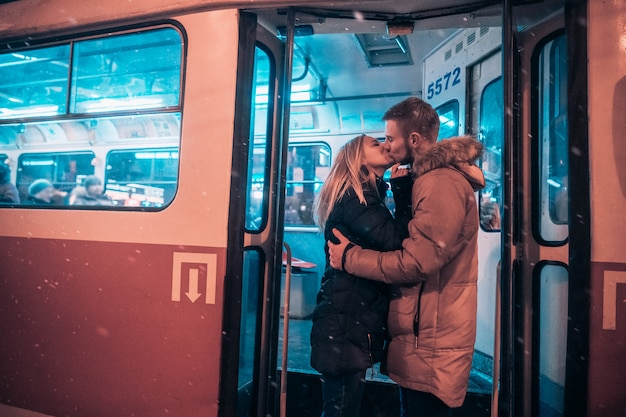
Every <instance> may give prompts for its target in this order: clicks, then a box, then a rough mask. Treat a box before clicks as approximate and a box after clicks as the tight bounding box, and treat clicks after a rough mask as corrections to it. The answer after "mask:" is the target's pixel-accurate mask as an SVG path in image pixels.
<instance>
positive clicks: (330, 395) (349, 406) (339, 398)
mask: <svg viewBox="0 0 626 417" xmlns="http://www.w3.org/2000/svg"><path fill="white" fill-rule="evenodd" d="M364 389H365V370H363V371H360V372H357V373H354V374H342V375H338V376H333V375H327V374H323V375H322V397H323V398H324V407H323V410H322V417H359V414H360V410H361V400H362V399H363V391H364Z"/></svg>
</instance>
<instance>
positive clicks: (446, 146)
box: [411, 135, 485, 191]
mask: <svg viewBox="0 0 626 417" xmlns="http://www.w3.org/2000/svg"><path fill="white" fill-rule="evenodd" d="M482 153H483V144H482V143H480V142H479V141H478V140H476V139H475V138H474V137H473V136H468V135H467V136H457V137H453V138H448V139H443V140H440V141H439V142H437V143H435V144H434V145H433V147H432V148H430V149H429V150H428V151H427V152H426V153H424V154H423V155H420V157H419V159H417V160H416V161H415V162H414V163H413V165H412V167H411V169H412V170H413V175H415V177H419V176H421V175H423V174H425V173H427V172H429V171H432V170H434V169H437V168H444V167H446V168H454V169H456V170H458V171H460V172H461V173H462V174H463V175H464V176H465V178H467V180H468V181H469V182H470V183H471V184H472V187H473V188H474V190H475V191H476V190H480V189H482V188H484V187H485V177H484V175H483V172H482V171H481V169H480V168H479V167H478V166H476V165H475V164H474V162H475V161H476V160H477V159H478V158H480V157H481V156H482Z"/></svg>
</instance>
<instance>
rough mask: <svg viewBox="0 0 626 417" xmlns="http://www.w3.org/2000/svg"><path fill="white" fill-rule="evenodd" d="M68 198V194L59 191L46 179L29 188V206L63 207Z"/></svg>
mask: <svg viewBox="0 0 626 417" xmlns="http://www.w3.org/2000/svg"><path fill="white" fill-rule="evenodd" d="M66 197H67V193H66V192H64V191H60V190H57V189H56V188H55V187H54V185H52V183H51V182H50V181H48V180H47V179H45V178H40V179H38V180H35V181H33V182H32V183H31V184H30V186H29V187H28V204H33V205H62V204H64V202H65V198H66Z"/></svg>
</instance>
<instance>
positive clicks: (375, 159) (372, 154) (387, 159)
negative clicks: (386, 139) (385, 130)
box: [363, 136, 394, 176]
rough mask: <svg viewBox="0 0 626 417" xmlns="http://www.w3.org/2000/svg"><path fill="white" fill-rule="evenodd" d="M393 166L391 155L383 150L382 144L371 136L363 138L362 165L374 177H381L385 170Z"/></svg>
mask: <svg viewBox="0 0 626 417" xmlns="http://www.w3.org/2000/svg"><path fill="white" fill-rule="evenodd" d="M393 164H394V160H393V158H392V157H391V154H390V153H389V152H388V151H386V150H385V149H384V146H383V144H382V143H380V142H379V141H378V140H376V139H374V138H373V137H371V136H365V137H364V138H363V165H365V166H366V167H367V168H369V169H370V170H371V171H373V172H374V173H375V174H376V175H378V176H382V175H383V174H384V172H385V170H387V168H389V167H390V166H391V165H393Z"/></svg>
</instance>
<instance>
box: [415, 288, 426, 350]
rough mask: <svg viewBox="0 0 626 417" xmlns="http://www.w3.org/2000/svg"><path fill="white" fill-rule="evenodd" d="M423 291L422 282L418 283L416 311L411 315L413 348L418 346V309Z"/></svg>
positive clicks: (419, 308)
mask: <svg viewBox="0 0 626 417" xmlns="http://www.w3.org/2000/svg"><path fill="white" fill-rule="evenodd" d="M423 292H424V283H421V284H420V291H419V294H418V296H417V311H416V312H415V317H413V334H414V335H415V349H417V346H418V342H417V340H418V337H419V332H420V310H421V307H422V293H423Z"/></svg>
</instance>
